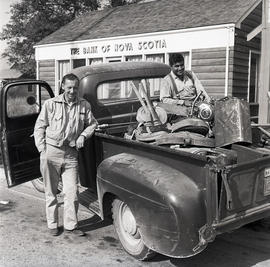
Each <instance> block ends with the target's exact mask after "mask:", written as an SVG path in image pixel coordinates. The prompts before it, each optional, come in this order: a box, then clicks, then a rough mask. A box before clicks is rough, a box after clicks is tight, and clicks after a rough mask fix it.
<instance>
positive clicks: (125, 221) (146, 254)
mask: <svg viewBox="0 0 270 267" xmlns="http://www.w3.org/2000/svg"><path fill="white" fill-rule="evenodd" d="M112 214H113V224H114V227H115V231H116V233H117V235H118V237H119V240H120V242H121V244H122V246H123V247H124V249H125V250H126V251H127V252H128V253H129V254H130V255H132V256H133V257H135V258H137V259H139V260H149V259H151V258H153V257H154V256H155V255H156V252H154V251H152V250H151V249H149V248H148V247H147V246H145V244H144V243H143V240H142V237H141V234H140V231H139V229H138V227H137V224H136V220H135V217H134V216H133V214H132V212H131V210H130V208H129V207H128V205H127V204H126V203H124V202H123V201H121V200H119V199H115V200H114V201H113V203H112Z"/></svg>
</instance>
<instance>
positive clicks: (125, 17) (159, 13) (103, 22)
mask: <svg viewBox="0 0 270 267" xmlns="http://www.w3.org/2000/svg"><path fill="white" fill-rule="evenodd" d="M256 2H258V0H200V1H198V0H157V1H155V2H149V3H143V4H131V5H126V6H121V7H117V8H113V9H105V10H101V11H94V12H89V13H87V14H85V15H83V16H81V17H79V18H77V19H75V20H73V21H72V22H70V23H69V24H67V25H65V26H64V27H62V28H60V29H59V30H57V31H56V32H54V33H52V34H51V35H49V36H47V37H45V38H44V39H43V40H41V41H40V42H39V43H38V45H43V44H51V43H61V42H71V41H80V40H90V39H97V38H106V37H113V36H125V35H133V34H140V33H150V32H160V31H169V30H177V29H185V28H194V27H201V26H210V25H219V24H226V23H236V22H237V21H238V20H239V18H240V17H241V16H242V15H243V14H244V13H245V12H246V11H247V10H248V9H249V7H250V6H252V5H253V4H255V3H256Z"/></svg>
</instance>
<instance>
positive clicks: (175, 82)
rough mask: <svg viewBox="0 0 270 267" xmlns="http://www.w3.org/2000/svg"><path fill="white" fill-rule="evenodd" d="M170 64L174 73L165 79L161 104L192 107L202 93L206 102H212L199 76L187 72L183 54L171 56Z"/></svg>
mask: <svg viewBox="0 0 270 267" xmlns="http://www.w3.org/2000/svg"><path fill="white" fill-rule="evenodd" d="M169 64H170V67H171V70H172V71H171V73H169V74H168V75H167V76H166V77H165V78H164V83H163V85H162V88H161V90H160V101H161V102H163V103H167V104H176V105H183V106H191V105H192V102H193V100H194V99H195V98H196V96H197V95H199V94H200V93H202V97H203V99H204V100H205V101H207V102H209V101H210V97H209V96H208V94H207V93H206V91H205V90H204V88H203V86H202V84H201V82H200V81H199V79H198V78H197V76H196V75H195V74H194V73H193V72H192V71H187V70H185V61H184V57H183V55H182V54H177V53H175V54H170V57H169Z"/></svg>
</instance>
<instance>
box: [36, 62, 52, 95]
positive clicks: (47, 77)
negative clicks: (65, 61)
mask: <svg viewBox="0 0 270 267" xmlns="http://www.w3.org/2000/svg"><path fill="white" fill-rule="evenodd" d="M38 64H39V79H40V80H44V81H46V82H47V83H48V84H49V85H50V86H51V88H52V90H53V91H54V89H55V72H56V68H55V61H54V60H42V61H39V63H38Z"/></svg>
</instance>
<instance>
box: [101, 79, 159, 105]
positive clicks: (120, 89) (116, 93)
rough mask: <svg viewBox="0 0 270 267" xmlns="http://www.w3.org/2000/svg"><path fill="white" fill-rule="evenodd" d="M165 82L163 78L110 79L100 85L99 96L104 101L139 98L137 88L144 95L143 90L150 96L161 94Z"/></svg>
mask: <svg viewBox="0 0 270 267" xmlns="http://www.w3.org/2000/svg"><path fill="white" fill-rule="evenodd" d="M163 82H164V81H163V78H151V79H132V80H124V81H109V82H105V83H102V84H100V85H99V86H98V88H97V98H98V100H99V101H100V102H102V103H104V102H105V103H106V102H109V101H115V100H131V99H137V95H136V93H135V90H136V89H137V91H138V92H139V93H140V95H141V96H142V97H143V90H144V91H145V92H147V95H148V96H150V97H154V96H159V94H160V88H161V87H162V85H163ZM134 86H135V90H134Z"/></svg>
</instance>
